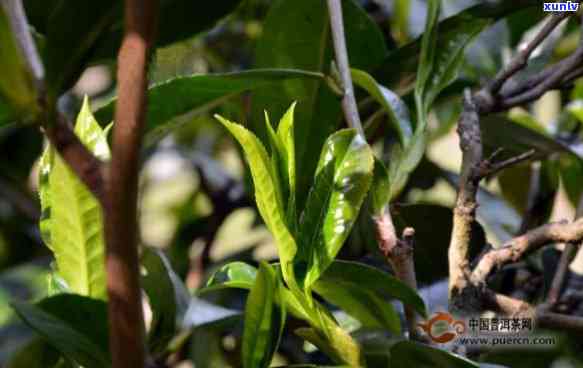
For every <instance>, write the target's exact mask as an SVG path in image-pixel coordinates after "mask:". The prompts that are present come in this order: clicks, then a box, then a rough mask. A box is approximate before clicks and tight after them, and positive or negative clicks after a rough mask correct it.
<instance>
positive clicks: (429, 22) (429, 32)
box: [415, 0, 441, 126]
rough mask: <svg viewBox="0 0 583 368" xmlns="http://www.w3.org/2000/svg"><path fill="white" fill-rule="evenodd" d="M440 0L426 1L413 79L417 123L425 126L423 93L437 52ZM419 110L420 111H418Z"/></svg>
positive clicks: (430, 75)
mask: <svg viewBox="0 0 583 368" xmlns="http://www.w3.org/2000/svg"><path fill="white" fill-rule="evenodd" d="M440 9H441V0H429V1H428V2H427V17H426V20H425V31H424V33H423V37H422V38H421V55H420V56H419V68H418V69H417V74H418V75H417V79H416V80H415V104H416V105H417V111H418V113H417V119H418V121H417V124H418V125H422V126H425V117H424V115H425V114H426V113H427V111H428V110H429V104H428V103H426V101H425V94H426V93H427V91H428V89H429V88H428V87H429V84H430V78H432V77H433V73H434V71H435V66H436V65H437V63H436V56H435V54H436V52H437V28H438V23H437V21H438V20H439V11H440ZM419 112H420V113H419Z"/></svg>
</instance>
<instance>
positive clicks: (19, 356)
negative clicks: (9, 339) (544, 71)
mask: <svg viewBox="0 0 583 368" xmlns="http://www.w3.org/2000/svg"><path fill="white" fill-rule="evenodd" d="M60 358H61V354H59V352H58V351H57V350H55V349H54V348H53V347H52V346H51V345H49V344H48V343H47V342H45V341H44V340H43V339H41V338H38V337H36V338H34V339H33V340H31V341H30V342H29V343H27V344H26V345H24V346H23V347H22V348H21V349H20V350H19V351H17V352H16V353H15V354H14V355H13V356H12V358H11V359H10V361H9V362H8V365H7V366H6V368H53V367H54V366H55V365H56V364H57V363H58V361H59V359H60Z"/></svg>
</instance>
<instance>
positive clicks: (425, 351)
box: [391, 341, 480, 368]
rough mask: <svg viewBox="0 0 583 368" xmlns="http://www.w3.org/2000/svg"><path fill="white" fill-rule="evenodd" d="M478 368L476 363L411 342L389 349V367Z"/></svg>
mask: <svg viewBox="0 0 583 368" xmlns="http://www.w3.org/2000/svg"><path fill="white" fill-rule="evenodd" d="M392 366H395V367H400V366H404V367H419V368H430V367H431V368H479V367H480V366H479V365H478V364H477V363H474V362H472V361H471V360H469V359H466V358H462V357H461V356H459V355H455V354H453V353H450V352H447V351H445V350H441V349H436V348H432V347H430V346H428V345H423V344H419V343H416V342H412V341H401V342H398V343H396V344H395V345H393V348H392V349H391V367H392Z"/></svg>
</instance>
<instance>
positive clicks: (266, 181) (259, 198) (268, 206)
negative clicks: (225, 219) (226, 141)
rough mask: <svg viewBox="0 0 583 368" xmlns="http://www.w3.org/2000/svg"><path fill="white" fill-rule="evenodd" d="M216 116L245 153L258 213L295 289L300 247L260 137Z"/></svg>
mask: <svg viewBox="0 0 583 368" xmlns="http://www.w3.org/2000/svg"><path fill="white" fill-rule="evenodd" d="M215 117H216V118H217V119H218V120H219V121H220V122H221V123H222V124H223V125H224V126H225V127H226V128H227V129H228V130H229V131H230V132H231V134H232V135H233V136H234V137H235V138H236V139H237V141H238V142H239V144H240V145H241V147H242V148H243V151H244V152H245V157H246V158H247V161H248V163H249V167H250V169H251V176H252V177H253V183H254V185H255V200H256V202H257V207H258V208H259V213H260V214H261V217H262V218H263V220H264V221H265V224H266V225H267V227H268V228H269V230H270V231H271V233H272V234H273V236H274V238H275V241H276V244H277V247H278V251H279V258H280V260H281V264H282V271H283V276H284V279H285V281H286V283H287V285H288V286H289V287H290V288H292V290H293V289H294V287H295V285H296V280H295V276H294V271H293V265H292V261H293V259H294V256H295V255H296V252H297V246H296V242H295V239H294V238H293V236H292V235H291V234H290V231H289V229H288V227H287V225H286V216H285V212H284V209H283V204H282V203H281V198H279V197H278V195H277V190H278V188H276V181H275V180H274V175H273V172H272V170H271V164H270V160H269V157H268V155H267V151H266V150H265V147H263V144H261V142H260V141H259V139H257V137H256V136H255V135H254V134H253V133H251V132H250V131H248V130H247V129H245V128H243V127H242V126H240V125H238V124H236V123H233V122H230V121H228V120H226V119H224V118H222V117H220V116H218V115H215Z"/></svg>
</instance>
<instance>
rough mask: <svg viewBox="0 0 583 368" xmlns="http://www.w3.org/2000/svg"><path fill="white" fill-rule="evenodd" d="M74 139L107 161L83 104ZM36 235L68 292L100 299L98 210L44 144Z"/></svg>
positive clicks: (97, 129) (102, 284)
mask: <svg viewBox="0 0 583 368" xmlns="http://www.w3.org/2000/svg"><path fill="white" fill-rule="evenodd" d="M75 133H76V134H77V135H78V136H79V139H80V140H81V141H82V142H83V143H84V144H85V145H86V146H87V148H89V150H91V151H92V152H93V153H94V154H95V155H96V156H97V157H99V158H101V159H107V158H108V157H109V147H108V145H107V137H106V135H105V133H104V131H103V130H102V129H101V127H100V126H99V124H98V123H97V121H96V120H95V118H94V117H93V115H92V114H91V110H90V108H89V104H88V102H87V100H85V102H84V104H83V107H82V109H81V112H80V113H79V115H78V117H77V122H76V124H75ZM39 172H40V174H39V175H40V179H39V193H40V199H41V207H42V217H41V222H40V229H41V235H42V237H43V240H44V242H45V244H46V245H47V246H48V247H49V248H50V249H51V251H52V252H53V253H54V256H55V259H56V264H57V272H58V274H59V276H60V277H61V278H62V279H63V280H64V281H65V283H66V284H67V285H68V287H69V290H70V291H71V292H75V293H78V294H81V295H87V296H91V297H94V298H98V299H105V297H106V290H105V288H106V285H105V259H104V257H105V256H104V252H105V245H104V240H103V218H102V213H101V206H100V205H99V203H98V201H97V199H96V198H95V197H94V196H93V194H92V193H91V192H90V191H89V190H88V189H87V187H86V186H85V185H84V184H83V183H82V182H81V181H80V180H79V178H78V177H77V175H76V174H75V173H73V171H72V170H71V169H70V168H69V167H68V166H67V164H66V163H65V162H64V161H63V160H62V159H61V158H60V156H58V154H56V153H55V152H54V151H53V148H52V147H51V146H48V147H47V148H46V150H45V152H44V153H43V157H42V158H41V165H40V170H39Z"/></svg>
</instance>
